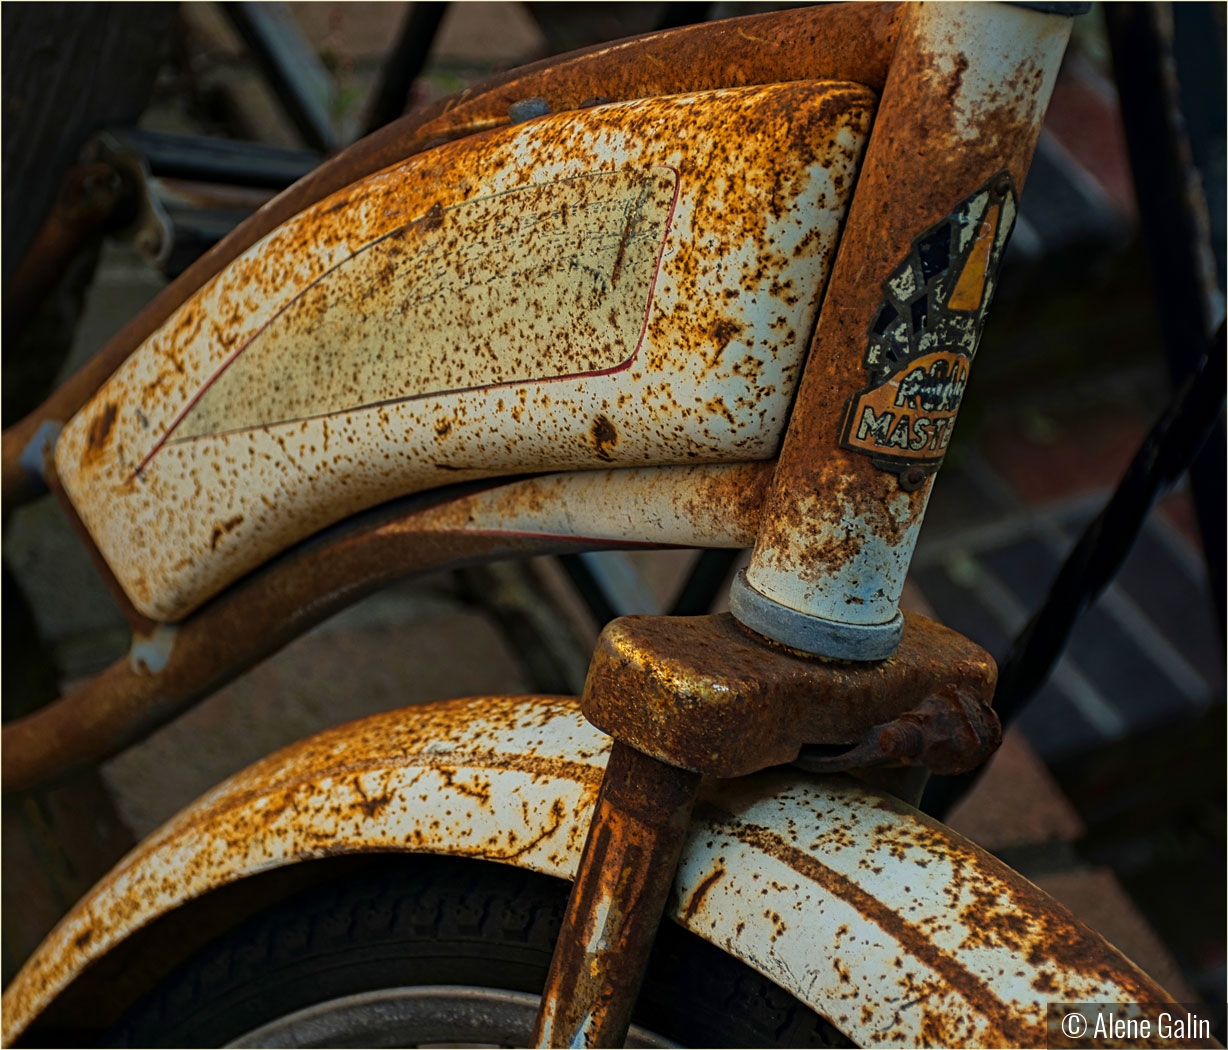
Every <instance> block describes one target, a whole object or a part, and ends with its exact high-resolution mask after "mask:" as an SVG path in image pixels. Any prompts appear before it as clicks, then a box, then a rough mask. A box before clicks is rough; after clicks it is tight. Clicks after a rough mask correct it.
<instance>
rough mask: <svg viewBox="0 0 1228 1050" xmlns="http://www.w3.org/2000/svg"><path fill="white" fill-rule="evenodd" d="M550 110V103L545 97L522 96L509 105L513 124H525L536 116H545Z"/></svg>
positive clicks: (508, 114) (508, 112) (510, 118)
mask: <svg viewBox="0 0 1228 1050" xmlns="http://www.w3.org/2000/svg"><path fill="white" fill-rule="evenodd" d="M549 112H550V103H549V102H547V101H546V100H545V99H544V98H540V97H534V98H522V99H521V100H520V101H519V102H513V103H512V104H511V105H510V106H508V107H507V116H508V119H509V120H511V122H512V123H513V124H523V123H524V122H525V121H526V120H532V119H533V118H534V117H544V116H545V115H546V114H547V113H549Z"/></svg>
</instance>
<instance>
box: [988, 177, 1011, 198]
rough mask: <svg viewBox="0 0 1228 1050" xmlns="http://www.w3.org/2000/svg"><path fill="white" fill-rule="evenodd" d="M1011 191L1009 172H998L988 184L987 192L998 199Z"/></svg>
mask: <svg viewBox="0 0 1228 1050" xmlns="http://www.w3.org/2000/svg"><path fill="white" fill-rule="evenodd" d="M1010 191H1011V176H1010V172H1006V171H1002V172H999V173H998V175H997V177H996V178H995V179H994V180H993V182H992V183H991V184H990V186H989V192H990V193H992V194H993V195H994V196H995V197H997V198H998V199H999V200H1001V199H1002V198H1004V197H1005V196H1006V195H1007V194H1008V193H1010Z"/></svg>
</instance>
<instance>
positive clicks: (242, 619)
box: [0, 462, 772, 791]
mask: <svg viewBox="0 0 1228 1050" xmlns="http://www.w3.org/2000/svg"><path fill="white" fill-rule="evenodd" d="M771 473H772V464H771V463H770V462H765V463H748V464H742V465H729V466H722V465H712V466H699V467H660V468H648V469H642V470H608V471H584V472H581V473H572V474H556V475H548V476H544V477H537V478H524V479H515V480H511V481H506V482H502V483H489V482H487V483H479V484H478V485H477V486H473V485H470V486H467V487H465V486H461V487H458V488H453V489H448V490H445V491H443V492H440V493H433V494H424V495H422V496H418V497H411V498H409V499H406V500H401V501H397V502H395V503H393V504H390V505H388V506H384V507H379V508H376V509H374V510H372V511H369V512H367V513H366V514H362V515H359V516H357V517H355V518H353V519H351V520H350V521H347V522H344V523H342V524H341V525H338V526H335V527H334V528H333V529H331V530H328V531H327V532H326V533H324V534H322V535H320V536H318V537H315V538H314V539H312V540H310V541H308V542H306V543H303V544H300V545H299V546H298V547H296V548H295V549H293V550H291V551H289V552H287V553H286V554H284V555H282V556H281V557H280V558H276V559H274V560H273V561H272V562H270V563H269V564H267V565H265V566H264V567H263V568H261V569H260V570H259V572H257V573H255V574H253V575H251V576H249V577H248V578H247V579H245V580H243V581H241V582H240V583H238V584H236V585H235V586H234V587H231V588H230V589H229V590H227V591H226V592H225V593H224V594H222V595H220V596H219V597H218V598H216V599H214V600H213V601H212V602H210V603H209V604H207V605H206V606H205V607H204V608H203V609H200V610H199V611H198V612H196V613H195V614H194V615H193V616H191V617H189V618H188V619H187V620H185V621H184V622H183V623H182V624H180V625H178V626H177V627H168V626H159V625H150V627H149V628H147V629H146V630H144V631H138V632H137V633H136V634H135V635H134V639H133V646H132V650H131V652H130V653H129V654H128V655H127V656H126V657H123V658H121V659H120V660H118V661H116V662H115V663H114V664H112V665H111V666H110V667H108V668H107V669H106V670H104V671H102V672H100V673H99V674H96V675H94V676H93V677H92V678H90V679H88V680H86V681H84V682H82V683H80V684H79V685H77V686H75V687H74V688H73V689H72V690H71V691H70V692H69V693H67V694H66V695H65V696H63V697H61V698H60V699H58V700H56V701H55V702H53V703H51V704H48V705H47V706H45V707H43V708H40V709H39V710H38V711H35V712H33V713H31V714H29V715H27V716H25V717H23V718H20V719H16V720H14V721H12V722H9V723H7V724H6V725H5V726H4V730H3V737H2V739H3V755H4V761H3V764H2V765H0V775H2V776H3V788H4V790H5V791H9V790H15V789H20V788H27V787H31V786H34V785H36V784H38V783H41V782H43V781H45V780H46V779H48V778H50V777H53V776H56V775H58V774H60V773H62V772H63V771H64V770H66V769H68V768H71V767H74V766H77V765H81V764H84V763H89V762H98V761H103V760H105V759H106V758H109V757H110V756H111V755H114V754H116V753H118V752H119V751H121V750H123V748H125V747H127V746H128V745H130V744H132V743H135V742H136V741H137V740H139V739H140V738H141V737H143V736H144V735H146V734H147V733H150V732H152V731H153V730H154V729H156V728H157V727H158V726H160V725H163V724H165V723H166V722H168V721H170V720H171V719H172V718H174V717H175V716H176V715H177V714H179V713H180V712H182V711H184V710H186V709H187V708H188V707H189V706H190V705H191V704H192V703H194V702H195V701H197V700H200V699H203V698H204V697H206V696H208V695H209V694H210V693H212V692H213V691H214V690H216V689H219V688H221V687H222V686H223V685H224V684H226V683H227V682H229V681H230V680H231V679H233V678H234V677H236V676H237V675H239V674H241V673H242V672H243V671H244V670H246V669H247V668H248V667H251V666H252V665H253V664H255V663H256V662H257V661H259V660H260V659H262V658H263V657H265V656H267V655H269V654H270V653H272V652H275V651H276V650H277V649H279V648H280V647H281V646H283V645H285V644H286V643H287V642H289V641H291V640H292V639H294V638H296V637H298V635H300V634H301V633H303V632H304V631H305V630H307V629H308V628H309V627H310V626H312V625H313V624H315V623H318V622H320V621H321V620H323V619H325V618H326V617H328V616H330V615H332V614H333V613H334V612H337V611H339V610H340V609H342V608H344V607H345V606H347V605H349V604H350V603H352V602H354V601H356V600H357V599H358V598H360V597H361V596H363V595H365V594H367V593H369V592H371V591H372V590H374V589H376V588H378V587H380V586H383V585H385V584H387V583H389V582H391V581H393V580H397V579H404V578H407V577H409V576H412V575H414V574H417V573H424V572H431V571H435V570H438V569H442V568H454V567H459V566H461V565H466V564H474V563H478V562H482V561H493V560H496V559H500V558H513V557H530V556H533V555H542V554H559V553H565V552H568V551H578V550H599V549H613V548H619V547H635V546H642V545H645V544H647V545H649V546H654V547H663V546H672V545H678V546H691V545H696V544H700V545H704V546H711V547H739V548H744V547H749V546H750V545H751V544H752V543H753V542H754V537H755V533H756V531H757V529H758V525H759V517H760V512H761V508H762V504H763V499H764V493H765V491H766V489H767V485H768V482H769V481H770V479H771Z"/></svg>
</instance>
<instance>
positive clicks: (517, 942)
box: [108, 857, 851, 1047]
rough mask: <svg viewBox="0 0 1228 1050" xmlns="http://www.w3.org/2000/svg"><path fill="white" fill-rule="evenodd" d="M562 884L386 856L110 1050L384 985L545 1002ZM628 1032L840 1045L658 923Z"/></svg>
mask: <svg viewBox="0 0 1228 1050" xmlns="http://www.w3.org/2000/svg"><path fill="white" fill-rule="evenodd" d="M567 891H568V886H567V884H566V883H564V882H560V881H559V880H557V879H552V878H549V877H547V876H543V875H537V874H535V873H532V872H527V871H521V870H518V869H514V868H507V867H503V866H499V865H494V864H489V863H484V862H480V861H471V860H457V859H455V858H444V857H399V858H394V857H390V858H389V859H388V862H387V864H384V865H381V867H380V868H379V869H377V870H376V871H374V872H372V873H370V874H367V875H363V876H359V877H358V878H352V879H349V880H347V881H344V882H340V883H333V884H326V885H324V886H320V887H316V888H314V889H312V890H309V891H307V892H306V893H304V894H300V895H299V896H297V897H294V898H291V899H290V900H288V901H285V902H283V903H282V904H279V905H277V906H276V907H274V908H272V909H270V910H269V911H267V912H265V913H263V914H261V915H258V916H256V917H255V918H254V919H252V920H249V921H248V922H247V923H244V924H243V925H241V926H239V927H238V928H237V929H235V930H233V931H231V932H229V933H227V934H225V935H223V936H221V937H220V938H219V939H218V940H216V941H214V942H213V943H211V944H210V945H208V946H207V947H206V948H205V949H203V950H202V951H201V952H200V953H198V954H197V955H196V956H195V957H193V958H192V959H191V960H189V961H188V962H187V963H186V964H184V966H182V967H180V968H179V970H177V971H176V972H175V973H174V974H172V975H171V976H170V977H169V978H168V979H167V980H166V981H164V982H163V984H162V985H161V986H160V987H159V988H158V989H156V990H155V991H154V992H153V993H151V994H150V995H149V996H147V997H146V998H145V999H144V1000H142V1001H141V1002H140V1003H138V1004H137V1005H136V1006H135V1007H134V1008H133V1010H131V1011H130V1012H129V1014H128V1015H127V1017H126V1018H125V1019H124V1021H123V1022H121V1024H120V1026H119V1027H118V1028H117V1029H116V1030H115V1031H114V1032H113V1033H112V1035H111V1039H109V1040H108V1045H113V1046H185V1047H186V1046H210V1045H211V1046H216V1045H219V1044H221V1043H225V1042H227V1041H229V1040H231V1039H234V1038H235V1037H237V1036H238V1035H240V1034H242V1033H244V1032H247V1031H250V1030H252V1029H253V1028H256V1027H257V1026H259V1025H260V1024H263V1023H265V1022H266V1021H268V1020H271V1019H272V1018H273V1017H276V1016H280V1015H284V1014H286V1013H289V1012H291V1011H293V1010H296V1009H300V1008H302V1007H303V1006H307V1005H309V1004H310V1003H312V1002H316V1001H320V1000H323V999H328V998H332V997H335V996H341V995H347V994H352V993H353V992H356V991H363V990H368V989H373V988H380V987H392V986H396V985H413V984H468V985H483V984H484V985H489V986H491V987H502V988H510V989H514V990H518V991H525V992H533V993H540V991H541V987H542V984H543V982H544V979H545V971H546V966H547V965H548V963H549V960H550V954H551V951H552V949H553V945H554V941H555V938H556V937H557V935H558V929H559V925H560V922H561V918H562V914H563V908H564V906H565V904H566V901H567ZM635 1020H636V1023H637V1024H641V1025H643V1026H644V1027H646V1028H648V1029H650V1030H653V1031H657V1032H661V1033H662V1034H665V1035H668V1036H670V1037H671V1038H675V1039H678V1040H679V1041H682V1042H686V1043H690V1044H693V1045H700V1046H754V1045H761V1046H849V1045H851V1044H850V1043H849V1042H848V1041H847V1040H845V1039H844V1037H843V1036H842V1035H840V1033H839V1032H837V1031H836V1030H835V1029H834V1028H832V1026H831V1025H830V1024H828V1023H827V1022H826V1021H824V1020H823V1019H822V1018H820V1017H819V1016H818V1015H817V1014H815V1013H814V1012H813V1011H812V1010H810V1009H809V1008H808V1007H806V1006H805V1005H804V1004H802V1003H801V1002H799V1001H798V1000H797V999H795V998H794V997H793V996H791V995H789V994H788V993H787V992H785V991H783V990H782V989H780V988H778V987H776V986H775V985H773V984H771V983H770V982H769V981H767V980H766V979H765V978H763V977H761V976H760V975H759V974H757V973H755V972H754V971H752V970H750V969H749V968H748V967H746V966H745V965H743V964H742V963H740V962H738V961H737V960H735V959H733V958H731V957H730V956H728V955H725V954H724V953H723V952H721V951H720V950H718V949H717V948H714V947H713V946H712V945H709V944H707V943H706V942H704V941H702V940H700V939H699V938H698V937H695V936H694V935H693V934H690V933H688V932H686V931H684V930H682V929H680V928H678V927H676V926H674V925H673V924H670V923H667V924H665V925H664V926H663V927H662V930H661V933H660V935H659V936H658V938H657V945H656V947H655V949H654V954H653V960H652V963H651V964H650V967H649V971H648V974H647V977H646V979H645V982H644V993H643V994H642V995H641V997H640V1004H639V1007H638V1008H637V1014H636V1018H635Z"/></svg>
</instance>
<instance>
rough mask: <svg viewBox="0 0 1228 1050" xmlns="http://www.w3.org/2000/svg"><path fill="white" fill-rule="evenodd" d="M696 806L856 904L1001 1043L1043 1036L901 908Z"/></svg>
mask: <svg viewBox="0 0 1228 1050" xmlns="http://www.w3.org/2000/svg"><path fill="white" fill-rule="evenodd" d="M695 812H696V815H697V816H698V817H699V818H700V819H703V820H709V821H716V822H720V823H721V824H724V825H726V831H727V832H728V833H729V834H732V835H733V836H734V837H735V838H737V839H739V840H741V841H742V842H745V843H746V844H747V845H750V846H754V847H756V848H758V849H762V850H763V851H764V852H765V853H768V854H770V855H771V856H773V857H776V858H778V859H779V860H780V861H781V862H782V863H784V864H787V865H788V866H789V867H790V868H792V869H793V870H794V871H796V872H797V873H798V874H799V875H804V876H805V877H806V878H808V879H810V880H811V881H813V882H815V883H817V884H818V885H820V886H822V887H823V889H825V890H826V891H827V892H828V893H830V894H831V895H832V896H833V897H836V898H837V899H839V900H842V901H844V902H845V903H846V904H849V905H850V906H851V907H853V908H855V909H856V910H857V911H858V912H859V913H860V914H861V915H863V916H865V917H866V918H867V919H869V920H870V921H871V922H873V923H874V924H875V925H876V926H878V927H879V928H880V929H881V930H882V931H883V932H884V933H885V934H887V935H888V936H889V937H891V938H893V939H894V940H896V941H897V942H899V944H900V945H901V947H903V948H904V949H905V951H907V952H908V953H909V954H910V955H912V956H913V957H914V958H916V959H919V960H920V961H921V962H923V963H925V965H927V966H928V967H930V969H932V970H934V971H935V972H936V973H938V974H939V975H940V976H941V977H942V978H943V980H944V981H946V982H947V984H949V985H950V987H952V988H954V989H955V990H956V991H957V992H959V994H960V996H962V997H963V999H964V1001H965V1002H967V1003H968V1005H969V1006H971V1007H972V1008H973V1009H974V1010H976V1012H977V1013H979V1014H980V1015H981V1016H982V1017H984V1018H985V1019H986V1020H987V1021H989V1023H990V1024H991V1025H993V1027H994V1035H995V1036H1000V1037H1001V1038H1003V1039H1005V1040H1008V1041H1009V1043H1007V1044H1004V1045H1011V1046H1035V1045H1037V1043H1038V1041H1039V1040H1042V1039H1043V1036H1044V1032H1043V1030H1041V1031H1037V1029H1036V1027H1035V1026H1033V1025H1028V1024H1024V1023H1021V1022H1020V1020H1019V1018H1018V1017H1017V1016H1016V1015H1015V1014H1014V1013H1012V1011H1011V1010H1010V1008H1009V1007H1008V1006H1007V1005H1006V1004H1005V1003H1003V1002H1001V1001H1000V1000H999V999H998V998H997V997H996V996H994V994H993V990H992V989H991V988H990V987H989V985H988V984H986V983H985V982H984V981H983V980H981V978H979V977H977V976H976V974H974V973H972V972H971V971H970V970H968V969H967V968H966V967H965V966H963V965H962V964H961V963H960V962H959V960H958V959H956V958H955V957H954V956H951V955H948V954H947V953H945V952H943V951H942V950H940V949H939V948H938V947H937V946H936V945H935V944H934V943H933V941H931V940H930V938H929V937H927V936H926V935H925V933H924V932H923V931H921V930H919V929H917V928H916V927H915V926H913V925H912V924H911V923H909V922H907V921H906V920H904V919H902V918H901V917H900V914H899V912H897V911H895V910H894V909H892V908H891V907H889V906H888V905H886V904H884V903H883V902H882V901H880V900H879V899H878V898H876V897H874V896H872V895H871V894H869V893H867V892H866V891H865V890H864V889H862V888H861V887H860V886H858V885H857V884H856V883H854V882H853V881H852V880H851V879H849V878H848V877H847V876H845V875H842V874H840V873H839V872H838V871H834V870H833V869H832V868H829V867H828V866H827V865H826V864H824V863H823V862H822V861H820V860H817V859H816V858H814V857H812V856H810V854H808V853H804V852H803V851H802V850H800V849H798V848H797V847H795V846H791V845H790V844H789V843H787V842H785V841H784V840H783V839H782V838H781V837H780V836H779V835H777V834H776V833H775V832H774V831H773V830H772V829H770V828H765V827H762V826H761V825H758V824H744V823H742V822H741V821H739V820H738V819H737V818H736V817H735V816H734V815H733V814H731V813H726V812H724V811H723V810H721V809H719V808H718V807H716V806H713V805H712V804H711V803H703V802H701V803H697V804H696V807H695Z"/></svg>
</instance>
